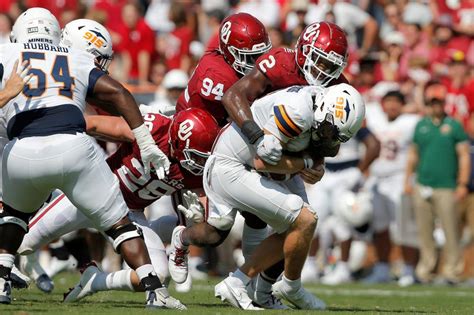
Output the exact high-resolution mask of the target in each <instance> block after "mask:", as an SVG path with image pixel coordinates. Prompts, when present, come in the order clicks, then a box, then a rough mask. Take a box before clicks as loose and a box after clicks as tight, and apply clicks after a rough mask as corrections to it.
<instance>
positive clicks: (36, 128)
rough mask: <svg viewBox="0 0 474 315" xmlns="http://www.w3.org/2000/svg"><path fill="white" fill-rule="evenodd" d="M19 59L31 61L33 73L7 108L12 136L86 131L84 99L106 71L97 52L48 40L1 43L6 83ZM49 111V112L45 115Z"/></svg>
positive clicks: (0, 58) (1, 74)
mask: <svg viewBox="0 0 474 315" xmlns="http://www.w3.org/2000/svg"><path fill="white" fill-rule="evenodd" d="M16 60H19V62H20V63H22V62H23V61H25V60H26V61H28V62H29V63H30V65H31V67H32V68H31V70H30V73H31V74H33V77H32V79H31V81H30V83H29V84H28V85H26V86H25V88H24V89H23V92H22V93H20V94H19V95H18V96H17V97H15V98H14V99H12V100H11V101H10V102H9V103H8V104H7V106H6V107H5V108H4V115H5V119H6V122H7V124H8V137H9V138H10V139H12V138H13V137H15V136H19V137H22V136H31V135H33V136H34V135H36V136H39V135H43V136H46V135H51V134H54V133H57V132H64V131H68V132H76V131H77V132H83V131H84V129H85V121H84V118H83V116H82V112H84V108H85V102H84V99H85V98H86V95H87V93H88V92H90V91H91V90H92V89H93V88H94V85H95V82H96V81H97V79H98V78H99V77H100V76H101V75H102V74H103V72H102V71H101V70H99V69H97V68H96V66H95V63H94V56H93V55H92V54H90V53H88V52H85V51H80V50H75V49H71V48H66V47H61V46H54V45H50V44H47V43H23V44H4V45H0V78H1V81H2V86H3V84H5V81H6V79H7V77H6V76H5V75H4V74H5V73H11V71H12V69H13V65H14V63H15V61H16ZM65 104H67V105H65ZM60 105H62V106H60ZM45 111H48V112H49V114H48V115H43V114H44V112H45Z"/></svg>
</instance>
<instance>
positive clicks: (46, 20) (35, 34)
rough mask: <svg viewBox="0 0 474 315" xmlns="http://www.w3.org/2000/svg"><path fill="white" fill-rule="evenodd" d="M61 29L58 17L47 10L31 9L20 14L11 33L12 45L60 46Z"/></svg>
mask: <svg viewBox="0 0 474 315" xmlns="http://www.w3.org/2000/svg"><path fill="white" fill-rule="evenodd" d="M60 33H61V28H60V27H59V22H58V20H57V19H56V17H55V16H54V15H53V14H52V13H51V12H49V11H48V10H46V9H43V8H31V9H28V10H26V11H25V12H23V13H22V14H20V16H19V17H18V18H17V19H16V21H15V24H13V27H12V31H11V33H10V41H11V42H12V43H28V42H40V43H49V44H52V45H57V44H59V36H60Z"/></svg>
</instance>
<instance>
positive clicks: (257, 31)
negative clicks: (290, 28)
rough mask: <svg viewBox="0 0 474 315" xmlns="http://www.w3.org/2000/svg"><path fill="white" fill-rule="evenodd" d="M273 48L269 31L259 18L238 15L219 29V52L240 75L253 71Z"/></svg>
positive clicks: (228, 19) (229, 19) (225, 21)
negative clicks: (259, 58)
mask: <svg viewBox="0 0 474 315" xmlns="http://www.w3.org/2000/svg"><path fill="white" fill-rule="evenodd" d="M270 48H272V44H271V43H270V37H268V33H267V30H266V29H265V26H263V24H262V22H260V21H259V20H258V19H257V18H255V17H253V16H252V15H250V14H247V13H237V14H233V15H231V16H228V17H227V18H226V19H225V20H224V21H222V23H221V26H220V28H219V50H220V51H221V53H222V54H223V55H224V58H225V60H226V61H227V63H228V64H229V65H231V66H232V68H234V69H235V71H237V72H238V73H240V74H242V75H244V74H246V73H248V72H250V70H252V68H253V66H254V65H255V61H256V60H257V58H258V57H260V56H261V55H262V54H264V53H266V52H267V51H268V50H270Z"/></svg>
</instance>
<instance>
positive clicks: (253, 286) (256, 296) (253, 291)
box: [247, 277, 290, 310]
mask: <svg viewBox="0 0 474 315" xmlns="http://www.w3.org/2000/svg"><path fill="white" fill-rule="evenodd" d="M257 281H258V277H256V278H253V279H252V280H251V281H250V282H249V284H248V285H247V293H248V295H249V297H250V298H251V299H252V301H253V302H254V303H255V304H257V305H258V306H260V307H263V308H265V309H273V310H287V309H290V308H289V307H288V306H286V305H285V304H283V303H282V302H281V300H280V299H279V298H277V297H276V296H274V295H273V294H272V292H264V291H261V290H259V289H258V285H257ZM261 281H263V280H261Z"/></svg>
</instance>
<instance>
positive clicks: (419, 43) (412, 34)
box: [399, 19, 430, 80]
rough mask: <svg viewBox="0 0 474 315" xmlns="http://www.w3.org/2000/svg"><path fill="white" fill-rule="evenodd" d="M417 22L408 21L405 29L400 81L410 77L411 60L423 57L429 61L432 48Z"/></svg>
mask: <svg viewBox="0 0 474 315" xmlns="http://www.w3.org/2000/svg"><path fill="white" fill-rule="evenodd" d="M417 23H418V22H417V21H414V20H411V19H406V20H405V25H404V27H403V33H404V37H405V45H404V48H403V53H402V56H401V57H400V70H399V73H400V79H402V80H403V79H405V78H406V77H407V76H408V68H409V62H410V59H413V58H414V57H421V58H425V59H426V60H429V54H430V49H429V48H430V46H429V41H428V39H427V36H426V34H424V33H423V29H422V27H421V25H420V24H417Z"/></svg>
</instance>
